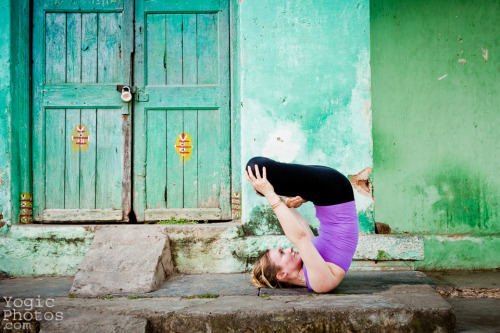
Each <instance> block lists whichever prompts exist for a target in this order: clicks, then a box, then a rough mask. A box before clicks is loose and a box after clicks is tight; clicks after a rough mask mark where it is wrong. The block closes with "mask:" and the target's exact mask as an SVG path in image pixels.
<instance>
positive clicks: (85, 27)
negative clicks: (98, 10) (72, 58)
mask: <svg viewBox="0 0 500 333" xmlns="http://www.w3.org/2000/svg"><path fill="white" fill-rule="evenodd" d="M96 82H97V14H95V13H85V14H82V83H96Z"/></svg>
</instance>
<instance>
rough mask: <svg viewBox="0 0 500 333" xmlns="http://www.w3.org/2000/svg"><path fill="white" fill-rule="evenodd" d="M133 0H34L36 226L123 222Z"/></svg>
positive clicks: (127, 196)
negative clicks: (123, 92)
mask: <svg viewBox="0 0 500 333" xmlns="http://www.w3.org/2000/svg"><path fill="white" fill-rule="evenodd" d="M132 10H133V3H131V1H128V0H127V1H125V3H124V2H123V1H118V0H117V1H114V2H113V3H108V2H104V1H103V2H101V1H99V2H96V1H93V0H80V1H74V0H71V1H69V0H68V1H64V0H63V1H58V2H56V3H55V2H54V1H49V0H36V1H34V30H33V36H34V38H33V60H34V62H33V82H34V84H33V129H34V133H33V158H34V160H33V161H34V163H33V166H34V167H33V169H34V216H35V220H37V221H46V222H50V221H89V220H91V221H96V220H97V221H115V220H122V221H126V220H128V212H129V211H130V207H131V198H130V191H131V186H130V178H131V172H130V155H131V153H130V135H129V133H130V119H129V113H130V110H129V108H130V105H129V104H127V103H125V102H123V101H122V100H121V98H120V93H119V92H118V91H116V85H117V84H130V83H131V72H130V65H131V56H130V55H131V53H132V40H133V39H132V30H133V28H132V25H133V21H132V17H133V12H132Z"/></svg>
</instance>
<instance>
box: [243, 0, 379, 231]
mask: <svg viewBox="0 0 500 333" xmlns="http://www.w3.org/2000/svg"><path fill="white" fill-rule="evenodd" d="M240 9H241V12H240V13H241V15H240V22H241V31H242V40H241V47H242V51H241V56H242V58H244V66H243V68H242V74H241V78H242V81H241V102H242V106H243V107H242V137H241V140H242V159H241V163H242V169H243V167H244V165H245V164H246V162H247V161H248V160H249V159H250V158H251V157H253V156H266V157H269V158H273V159H276V160H278V161H281V162H288V163H301V164H311V165H326V166H329V167H332V168H334V169H337V170H339V171H340V172H341V173H343V174H344V175H348V174H355V173H358V172H359V171H360V170H362V169H363V168H365V167H367V166H371V165H372V164H373V162H372V135H371V120H372V116H371V96H370V89H371V88H370V80H371V79H370V64H369V62H370V51H369V49H370V41H369V34H370V27H369V8H368V1H367V0H361V2H359V1H358V2H356V3H352V2H346V1H341V2H328V3H323V2H317V1H313V0H303V1H295V2H282V1H275V0H271V1H270V2H266V6H264V7H263V6H262V5H259V4H257V3H253V2H248V1H246V2H243V3H242V5H241V8H240ZM311 9H313V10H311ZM339 13H341V14H339ZM332 17H336V19H335V20H332V19H331V18H332ZM332 32H335V33H332ZM242 62H243V59H242ZM242 190H243V194H244V196H243V198H244V199H243V214H242V220H243V222H244V223H254V224H252V226H253V227H255V228H257V231H256V232H259V233H263V232H266V230H267V229H266V226H265V223H266V222H267V221H264V220H262V219H256V220H254V221H253V222H252V214H253V215H255V214H256V211H254V209H257V208H256V207H258V206H259V205H261V202H260V201H259V199H258V198H257V197H256V196H255V195H254V194H253V191H252V189H251V187H250V186H249V185H248V184H247V183H246V182H245V183H244V184H243V189H242ZM360 197H361V198H356V200H357V207H359V206H358V204H359V205H360V207H361V210H360V211H358V212H359V214H360V221H363V222H361V223H360V230H361V232H364V233H373V232H374V224H373V213H372V212H371V211H370V210H371V209H370V208H369V207H371V205H372V200H371V199H369V198H366V197H363V196H360ZM358 199H359V200H360V201H359V202H358ZM261 211H262V210H261V209H259V212H261ZM302 213H303V214H304V216H305V218H306V219H307V220H308V221H310V224H312V225H316V224H317V220H316V218H315V215H314V208H310V207H304V210H303V211H302ZM259 223H262V224H263V225H260V224H259ZM269 231H270V230H269Z"/></svg>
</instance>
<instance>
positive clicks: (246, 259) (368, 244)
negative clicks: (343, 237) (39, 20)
mask: <svg viewBox="0 0 500 333" xmlns="http://www.w3.org/2000/svg"><path fill="white" fill-rule="evenodd" d="M116 226H117V225H116V224H110V225H102V224H101V225H85V224H81V225H52V224H51V225H46V224H45V225H44V224H38V225H37V224H32V225H15V226H13V227H12V228H11V231H10V233H9V234H7V235H4V236H2V237H0V259H2V260H0V271H1V270H3V271H5V272H6V273H8V274H10V275H18V276H40V275H63V276H64V275H66V276H68V275H75V274H76V269H77V267H78V265H79V264H80V262H81V261H82V260H83V257H84V256H85V253H86V252H87V250H88V248H89V246H90V244H91V242H92V239H93V237H94V235H95V232H96V230H97V229H98V228H99V229H105V228H111V227H116ZM134 226H137V227H138V228H160V229H164V230H165V231H166V232H167V234H168V237H169V240H170V243H171V247H172V256H173V259H174V262H175V265H176V268H177V269H178V271H179V272H180V273H189V274H197V273H237V272H245V271H249V270H250V269H251V267H252V265H253V260H255V258H256V257H257V255H258V253H259V251H262V250H265V249H268V248H272V247H289V246H291V244H290V242H289V241H288V239H287V238H286V237H285V236H283V235H268V236H248V237H245V236H244V235H243V229H242V223H240V222H226V223H207V224H196V225H190V224H186V225H161V224H150V225H148V224H146V225H138V224H136V225H134ZM423 258H424V250H423V240H422V237H420V236H411V235H367V236H363V235H361V236H360V238H359V244H358V249H357V250H356V253H355V256H354V260H356V261H357V263H356V264H355V265H353V269H356V270H363V267H366V268H367V270H373V269H375V270H383V269H385V268H384V267H383V265H381V263H384V262H387V263H388V264H387V265H385V266H387V269H388V270H395V269H396V268H395V267H396V266H398V264H389V262H396V261H401V265H399V266H400V267H399V268H397V269H398V270H400V269H404V267H405V266H406V267H407V269H412V268H413V266H412V265H411V264H410V265H408V262H410V261H416V260H423ZM362 261H372V262H373V263H374V264H360V263H361V262H362ZM403 261H404V262H403ZM363 265H364V266H363Z"/></svg>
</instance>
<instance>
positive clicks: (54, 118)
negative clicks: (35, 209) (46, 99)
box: [45, 109, 66, 208]
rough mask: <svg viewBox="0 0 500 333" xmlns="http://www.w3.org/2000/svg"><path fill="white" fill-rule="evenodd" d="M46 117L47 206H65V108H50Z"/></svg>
mask: <svg viewBox="0 0 500 333" xmlns="http://www.w3.org/2000/svg"><path fill="white" fill-rule="evenodd" d="M45 118H46V122H45V135H46V149H45V161H46V163H45V166H46V179H45V184H46V186H45V195H46V207H47V208H64V178H65V177H64V164H65V163H64V162H65V137H66V133H65V132H66V131H65V124H64V119H65V118H66V116H65V110H64V109H49V110H47V113H46V116H45ZM61 120H62V121H61Z"/></svg>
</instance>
